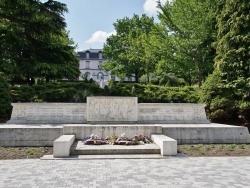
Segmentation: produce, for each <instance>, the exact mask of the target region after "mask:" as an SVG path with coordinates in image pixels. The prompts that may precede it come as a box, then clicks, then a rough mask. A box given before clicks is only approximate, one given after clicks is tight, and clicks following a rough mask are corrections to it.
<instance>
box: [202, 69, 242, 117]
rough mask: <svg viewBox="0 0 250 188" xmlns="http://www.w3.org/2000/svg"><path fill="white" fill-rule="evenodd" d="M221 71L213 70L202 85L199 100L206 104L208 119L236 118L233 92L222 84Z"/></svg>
mask: <svg viewBox="0 0 250 188" xmlns="http://www.w3.org/2000/svg"><path fill="white" fill-rule="evenodd" d="M222 83H223V82H222V77H221V73H220V72H219V71H218V70H215V71H214V73H213V74H211V75H209V76H208V78H207V79H206V81H205V82H204V83H203V85H202V90H201V92H200V100H199V101H200V102H201V103H205V104H207V112H208V114H209V119H210V120H211V121H213V122H223V121H226V120H231V119H235V118H237V114H236V104H235V98H234V95H233V92H232V90H231V89H229V88H225V87H223V85H222Z"/></svg>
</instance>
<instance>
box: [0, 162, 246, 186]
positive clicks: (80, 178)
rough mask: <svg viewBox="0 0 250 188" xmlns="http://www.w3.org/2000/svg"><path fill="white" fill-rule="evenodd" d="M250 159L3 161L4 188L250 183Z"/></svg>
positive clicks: (0, 167) (0, 177)
mask: <svg viewBox="0 0 250 188" xmlns="http://www.w3.org/2000/svg"><path fill="white" fill-rule="evenodd" d="M249 185H250V157H209V158H208V157H207V158H205V157H202V158H167V159H113V160H110V159H106V160H39V159H26V160H1V161H0V187H1V188H15V187H22V188H26V187H27V188H35V187H43V188H44V187H50V188H51V187H91V188H92V187H104V188H105V187H111V188H119V187H121V188H125V187H144V188H145V187H146V188H147V187H149V188H151V187H152V188H166V187H178V188H179V187H221V188H225V187H227V188H229V187H249Z"/></svg>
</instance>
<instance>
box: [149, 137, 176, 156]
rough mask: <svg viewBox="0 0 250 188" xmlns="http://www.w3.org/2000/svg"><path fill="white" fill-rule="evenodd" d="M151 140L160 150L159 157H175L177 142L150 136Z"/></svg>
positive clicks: (167, 138)
mask: <svg viewBox="0 0 250 188" xmlns="http://www.w3.org/2000/svg"><path fill="white" fill-rule="evenodd" d="M151 139H152V140H153V141H154V143H156V144H157V145H158V146H159V147H160V149H161V155H163V156H165V155H177V141H176V140H174V139H172V138H170V137H168V136H165V135H157V134H152V135H151Z"/></svg>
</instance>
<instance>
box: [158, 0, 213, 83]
mask: <svg viewBox="0 0 250 188" xmlns="http://www.w3.org/2000/svg"><path fill="white" fill-rule="evenodd" d="M215 4H216V3H215V2H214V1H213V2H212V1H211V0H206V1H203V0H202V1H201V0H198V1H197V0H189V1H186V0H176V1H173V2H168V1H167V2H166V4H165V5H162V4H161V3H160V2H158V7H159V8H160V10H161V12H160V13H159V16H158V17H159V19H160V21H161V23H160V24H159V25H158V26H157V27H156V32H158V35H159V38H158V41H159V42H158V43H159V45H160V46H163V44H165V46H163V48H162V51H163V53H162V58H161V61H160V62H159V64H158V72H159V73H162V72H164V71H167V72H173V73H175V74H176V75H177V76H180V77H182V78H184V79H185V80H186V81H187V82H188V83H189V85H191V84H194V83H198V84H199V86H201V84H202V81H203V80H204V79H205V78H206V76H207V75H208V73H211V72H212V71H213V58H214V56H215V50H214V49H213V47H212V46H211V44H212V42H214V41H215V39H216V37H215V36H216V30H215V11H216V6H215ZM164 33H165V35H164ZM166 33H167V35H166ZM162 43H163V44H162Z"/></svg>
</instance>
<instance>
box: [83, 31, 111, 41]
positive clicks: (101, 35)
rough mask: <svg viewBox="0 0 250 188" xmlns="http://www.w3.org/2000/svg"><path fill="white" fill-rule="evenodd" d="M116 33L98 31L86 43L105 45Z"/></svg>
mask: <svg viewBox="0 0 250 188" xmlns="http://www.w3.org/2000/svg"><path fill="white" fill-rule="evenodd" d="M115 34H116V31H112V32H110V33H107V32H105V31H96V32H94V33H93V34H92V36H91V38H89V39H88V40H86V41H85V43H87V44H93V43H104V42H106V39H107V38H108V37H109V36H111V35H115Z"/></svg>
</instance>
